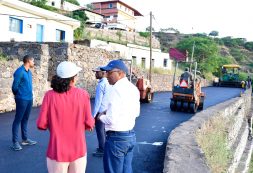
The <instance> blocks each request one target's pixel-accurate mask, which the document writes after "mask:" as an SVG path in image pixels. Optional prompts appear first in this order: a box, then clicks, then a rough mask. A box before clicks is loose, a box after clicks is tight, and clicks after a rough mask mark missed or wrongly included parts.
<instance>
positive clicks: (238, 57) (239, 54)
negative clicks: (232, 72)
mask: <svg viewBox="0 0 253 173" xmlns="http://www.w3.org/2000/svg"><path fill="white" fill-rule="evenodd" d="M230 54H231V55H232V56H233V57H234V58H235V59H236V61H238V62H242V61H244V60H245V59H246V58H247V56H246V55H245V54H243V53H242V51H241V49H238V48H231V49H230Z"/></svg>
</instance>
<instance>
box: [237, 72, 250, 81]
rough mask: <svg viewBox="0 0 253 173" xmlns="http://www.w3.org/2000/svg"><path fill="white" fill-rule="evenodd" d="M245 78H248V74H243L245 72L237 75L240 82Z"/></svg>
mask: <svg viewBox="0 0 253 173" xmlns="http://www.w3.org/2000/svg"><path fill="white" fill-rule="evenodd" d="M247 77H248V73H245V72H240V73H239V80H240V81H242V80H244V81H245V80H247Z"/></svg>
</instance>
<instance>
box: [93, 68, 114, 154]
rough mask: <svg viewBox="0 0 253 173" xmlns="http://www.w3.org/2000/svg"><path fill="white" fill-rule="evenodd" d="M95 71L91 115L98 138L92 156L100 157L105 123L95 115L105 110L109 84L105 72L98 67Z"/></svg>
mask: <svg viewBox="0 0 253 173" xmlns="http://www.w3.org/2000/svg"><path fill="white" fill-rule="evenodd" d="M93 71H94V72H95V73H96V79H98V80H99V81H98V84H97V87H96V96H95V104H94V109H93V113H92V114H93V116H94V117H95V126H96V132H97V139H98V148H97V150H96V151H95V152H94V153H93V156H97V157H102V156H103V154H104V144H105V125H104V123H103V122H102V121H100V120H98V119H97V118H96V117H97V115H99V114H101V113H103V112H105V111H106V110H107V102H108V91H109V89H110V85H109V83H108V81H107V78H106V72H105V71H102V70H100V67H98V68H96V69H94V70H93Z"/></svg>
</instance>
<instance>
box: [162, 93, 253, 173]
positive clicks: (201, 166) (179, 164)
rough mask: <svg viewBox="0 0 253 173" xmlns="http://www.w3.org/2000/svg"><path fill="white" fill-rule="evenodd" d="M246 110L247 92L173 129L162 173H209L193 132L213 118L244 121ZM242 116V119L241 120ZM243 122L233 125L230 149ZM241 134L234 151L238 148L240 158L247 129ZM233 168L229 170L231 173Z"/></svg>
mask: <svg viewBox="0 0 253 173" xmlns="http://www.w3.org/2000/svg"><path fill="white" fill-rule="evenodd" d="M250 106H251V91H250V90H247V91H246V92H245V93H244V94H243V95H242V96H241V97H236V98H233V99H230V100H228V101H226V102H224V103H220V104H218V105H216V106H212V107H210V108H208V109H206V110H204V111H202V112H199V113H197V114H195V116H193V117H192V118H191V119H190V120H189V121H187V122H185V123H182V124H181V125H180V126H179V127H177V128H176V129H174V130H173V131H172V132H171V134H170V136H169V137H168V142H167V146H166V153H165V160H164V170H163V173H175V172H177V173H178V172H179V173H181V172H182V173H184V172H187V173H191V172H192V173H193V172H211V170H210V167H209V166H208V165H207V162H206V159H205V155H204V153H203V151H202V150H201V148H200V147H199V146H198V144H197V142H196V137H195V132H196V131H197V130H198V129H201V127H202V125H203V124H204V123H205V122H206V121H208V120H209V119H210V118H212V117H213V116H223V117H234V115H239V119H244V118H245V117H246V116H245V115H246V114H248V112H249V109H250ZM242 114H243V115H244V116H241V115H242ZM244 120H245V119H244ZM244 120H240V122H239V124H236V122H234V123H235V124H234V125H233V127H234V129H233V132H232V134H230V138H231V139H232V140H231V142H230V143H231V145H230V146H233V144H235V143H236V140H234V138H237V135H239V131H240V130H241V126H242V124H243V121H244ZM246 124H247V123H246ZM244 125H245V124H244ZM244 127H245V126H244ZM241 131H242V132H244V135H243V136H244V137H243V138H242V139H243V140H242V142H238V143H239V144H242V145H240V146H239V147H235V148H238V150H237V151H236V152H237V153H241V154H240V155H242V153H243V151H244V148H245V145H246V142H247V141H246V142H245V140H247V134H248V133H247V132H248V128H246V130H245V129H244V130H243V129H242V130H241ZM245 136H246V137H245ZM239 141H240V138H239ZM243 145H244V146H243ZM236 161H237V159H236ZM233 163H234V161H233ZM238 163H239V161H238V162H237V163H236V164H237V165H238ZM236 167H237V166H235V168H236ZM235 168H234V169H232V172H233V171H235Z"/></svg>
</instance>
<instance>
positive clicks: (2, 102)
mask: <svg viewBox="0 0 253 173" xmlns="http://www.w3.org/2000/svg"><path fill="white" fill-rule="evenodd" d="M1 54H3V55H6V56H7V60H6V61H4V60H0V112H6V111H11V110H13V109H15V102H14V99H13V95H12V92H11V85H12V81H13V73H14V71H15V70H16V69H17V68H18V67H19V66H20V65H22V64H23V62H22V58H23V56H24V55H26V54H30V55H32V56H33V57H34V59H35V68H34V69H32V73H33V91H34V106H38V105H40V104H41V102H42V99H43V96H44V93H45V92H46V91H47V90H49V89H50V80H51V78H52V76H53V75H55V71H56V67H57V65H58V64H59V63H60V62H62V61H64V60H68V61H73V62H75V63H76V64H77V65H78V66H80V67H82V68H83V70H82V71H81V73H80V74H79V80H78V83H77V86H78V87H81V88H84V89H86V90H87V91H88V92H89V93H90V95H91V97H93V96H94V95H95V86H96V84H97V81H96V79H95V75H94V73H93V72H92V69H93V68H95V67H97V66H103V65H106V64H107V63H108V62H109V61H110V60H112V59H117V58H118V57H119V54H118V53H115V52H108V51H106V50H103V49H97V48H96V49H95V48H89V47H87V46H83V45H78V44H69V43H43V44H39V43H29V42H19V43H15V42H14V43H11V42H0V55H1ZM138 75H139V77H140V76H141V75H144V76H147V74H141V73H140V74H138ZM172 79H173V76H172V75H161V74H153V75H152V86H153V90H154V91H155V92H156V91H170V90H171V85H172ZM207 85H208V83H207V81H205V80H203V86H207Z"/></svg>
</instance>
